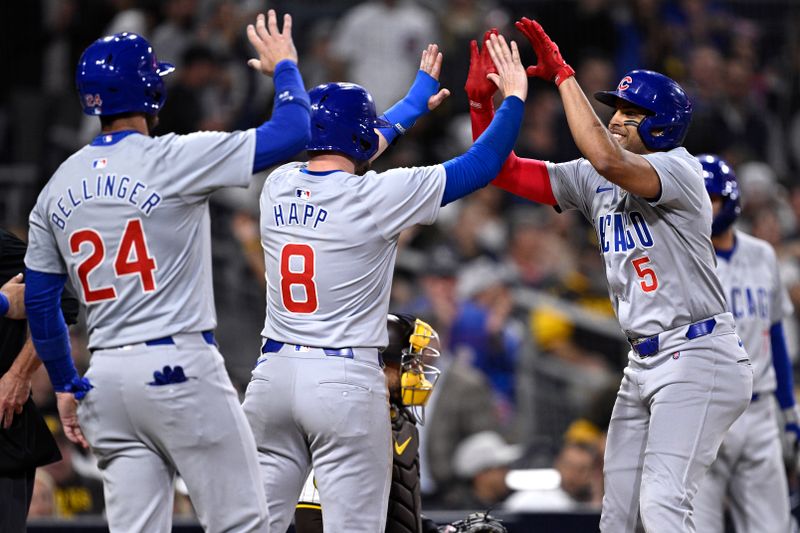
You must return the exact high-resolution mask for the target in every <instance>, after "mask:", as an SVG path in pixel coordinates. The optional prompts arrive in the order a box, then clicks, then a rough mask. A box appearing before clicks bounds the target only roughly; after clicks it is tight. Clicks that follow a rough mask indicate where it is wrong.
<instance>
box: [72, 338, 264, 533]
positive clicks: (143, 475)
mask: <svg viewBox="0 0 800 533" xmlns="http://www.w3.org/2000/svg"><path fill="white" fill-rule="evenodd" d="M172 339H173V341H174V344H172V345H159V346H146V345H145V344H134V345H130V346H125V347H121V348H114V349H108V350H97V351H95V352H94V353H93V354H92V358H91V364H90V367H89V371H88V372H87V373H86V377H88V378H89V380H90V381H91V382H92V384H93V385H94V388H93V389H92V390H91V391H89V393H88V394H87V395H86V397H85V398H84V399H83V400H82V401H81V402H80V406H79V408H78V420H79V422H80V425H81V428H82V430H83V432H84V435H85V436H86V438H87V440H88V441H89V444H90V446H91V449H92V452H93V453H94V454H95V455H96V456H97V459H98V463H99V467H100V469H101V471H102V473H103V490H104V493H105V500H106V513H107V516H108V524H109V530H110V531H111V532H112V533H114V532H123V531H124V532H142V533H153V532H165V533H166V532H169V531H171V529H172V527H171V525H172V505H173V494H174V481H175V474H176V472H179V473H180V475H181V477H182V478H183V480H184V481H185V482H186V486H187V488H188V489H189V496H190V497H191V500H192V504H193V505H194V508H195V511H196V512H197V516H198V519H199V520H200V524H201V525H202V526H203V528H204V529H205V530H206V531H209V532H215V533H216V532H237V533H238V532H245V531H247V532H250V531H253V532H266V531H267V509H266V504H265V497H264V488H263V484H262V483H261V477H260V475H259V471H258V459H257V455H256V447H255V440H254V439H253V434H252V432H251V431H250V426H249V425H248V424H247V420H246V419H245V416H244V412H243V411H242V408H241V405H240V404H239V398H238V396H237V394H236V390H235V389H234V388H233V385H232V384H231V381H230V378H229V377H228V374H227V372H226V371H225V365H224V362H223V359H222V356H221V355H220V353H219V351H218V350H217V348H216V347H215V346H213V345H209V344H207V343H206V342H205V340H204V339H203V337H202V336H201V334H200V333H184V334H178V335H173V336H172ZM165 365H169V366H172V367H174V366H176V365H180V366H182V367H183V369H184V372H185V374H186V376H187V378H188V379H187V381H185V382H183V383H175V384H169V385H158V386H157V385H152V384H150V383H152V382H153V372H154V371H156V370H158V371H161V369H162V368H163V367H164V366H165Z"/></svg>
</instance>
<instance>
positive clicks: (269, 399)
mask: <svg viewBox="0 0 800 533" xmlns="http://www.w3.org/2000/svg"><path fill="white" fill-rule="evenodd" d="M353 351H354V357H353V358H352V359H350V358H346V357H340V356H331V355H325V353H324V352H323V350H322V349H319V348H308V347H304V346H295V345H292V344H284V346H283V348H282V349H280V351H278V352H277V353H268V354H266V355H264V356H262V357H261V358H260V359H259V362H258V364H257V366H256V368H255V369H254V370H253V377H252V380H251V381H250V385H249V386H248V387H247V392H246V394H245V401H244V411H245V414H246V415H247V419H248V420H249V422H250V425H251V426H252V428H253V434H254V435H255V438H256V443H257V445H258V456H259V461H260V463H261V476H262V478H263V480H264V485H265V492H266V495H267V506H268V511H269V525H270V533H284V532H285V531H286V530H287V528H288V527H289V524H290V523H291V520H292V517H293V516H294V510H295V506H296V505H297V499H298V497H299V495H300V490H301V489H302V487H303V484H304V483H305V481H306V478H307V476H308V473H309V471H310V469H311V466H312V465H313V467H314V475H315V479H316V482H317V488H318V489H319V497H320V501H321V503H322V521H323V523H324V527H325V533H360V532H364V533H378V532H383V530H384V528H385V527H386V512H387V507H388V502H389V488H390V482H391V464H392V441H391V438H392V437H391V435H392V431H391V425H390V420H389V395H388V391H387V388H386V381H385V378H384V374H383V370H382V369H381V366H380V364H379V362H378V361H379V359H378V351H377V349H375V348H354V349H353Z"/></svg>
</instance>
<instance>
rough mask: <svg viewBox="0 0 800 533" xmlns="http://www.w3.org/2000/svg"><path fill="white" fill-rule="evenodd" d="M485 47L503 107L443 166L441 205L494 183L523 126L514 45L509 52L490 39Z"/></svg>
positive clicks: (523, 86)
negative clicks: (466, 147) (481, 130)
mask: <svg viewBox="0 0 800 533" xmlns="http://www.w3.org/2000/svg"><path fill="white" fill-rule="evenodd" d="M484 45H485V46H486V47H488V49H489V54H490V56H491V59H492V62H493V63H494V65H495V68H496V72H492V73H489V74H488V78H489V79H490V80H491V81H492V82H493V83H494V84H495V85H496V86H497V88H498V89H499V90H500V92H501V94H502V95H503V98H504V99H503V104H502V105H501V106H500V109H498V110H497V114H496V115H495V116H494V119H493V120H492V122H491V124H490V125H489V127H488V128H487V130H486V131H485V132H483V134H482V135H481V136H480V137H479V138H478V140H477V141H475V144H473V145H472V147H470V149H469V150H468V151H467V153H465V154H464V155H461V156H459V157H456V158H455V159H451V160H449V161H446V162H445V163H444V168H445V171H446V172H447V182H446V185H445V190H444V195H443V197H442V205H446V204H448V203H450V202H452V201H455V200H458V199H459V198H462V197H464V196H466V195H467V194H469V193H471V192H473V191H475V190H477V189H480V188H481V187H485V186H486V185H488V184H489V182H490V181H491V180H492V179H494V177H495V176H496V175H497V173H498V172H499V171H500V168H501V167H502V166H503V162H504V161H505V160H506V158H507V157H508V155H509V153H511V149H512V148H513V147H514V142H515V141H516V140H517V135H518V134H519V127H520V124H521V123H522V114H523V112H524V109H525V105H524V101H525V98H526V97H527V94H528V81H527V78H526V76H524V74H525V69H524V67H523V66H522V62H521V61H520V57H519V49H518V48H517V43H515V42H514V41H512V42H511V47H510V48H509V46H508V44H507V43H506V40H505V38H504V37H503V36H502V35H500V36H498V35H490V38H489V40H487V41H486V42H485V44H484Z"/></svg>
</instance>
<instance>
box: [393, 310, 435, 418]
mask: <svg viewBox="0 0 800 533" xmlns="http://www.w3.org/2000/svg"><path fill="white" fill-rule="evenodd" d="M388 326H389V338H390V343H389V346H387V348H386V350H385V351H384V354H383V357H384V359H387V360H391V359H392V358H393V357H395V358H396V356H397V355H399V356H400V393H401V397H402V402H403V405H404V406H406V407H408V408H409V409H410V411H411V413H412V414H413V415H414V418H415V419H416V422H417V423H418V424H420V425H422V424H424V423H425V405H426V404H427V403H428V400H429V399H430V397H431V393H432V392H433V387H434V385H436V382H437V381H438V379H439V375H440V373H441V372H440V371H439V369H438V368H436V367H435V366H433V365H430V364H427V363H426V360H429V359H428V358H431V357H439V353H440V352H439V348H440V344H439V335H438V334H437V333H436V331H435V330H434V329H433V328H432V327H431V326H430V325H429V324H428V323H426V322H423V321H422V320H420V319H418V318H416V319H415V318H413V317H410V316H407V315H389V317H388ZM398 337H399V339H398ZM392 341H395V342H392ZM397 341H399V343H398V342H397ZM396 344H400V346H394V345H396ZM393 348H395V349H394V350H393ZM396 348H399V350H397V349H396ZM398 351H399V354H398V353H397V352H398Z"/></svg>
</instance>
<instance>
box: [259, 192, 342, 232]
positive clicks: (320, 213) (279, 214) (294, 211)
mask: <svg viewBox="0 0 800 533" xmlns="http://www.w3.org/2000/svg"><path fill="white" fill-rule="evenodd" d="M298 190H300V189H298ZM309 197H310V192H309ZM272 213H273V215H274V216H275V225H276V226H278V227H281V226H286V225H295V226H306V227H311V228H312V229H317V226H319V225H320V224H322V223H323V222H325V221H326V220H327V219H328V212H327V211H326V210H325V209H323V208H321V207H319V206H317V205H314V204H312V203H309V202H303V203H297V202H291V203H290V204H289V205H288V207H287V206H285V205H283V204H274V205H273V206H272Z"/></svg>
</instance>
